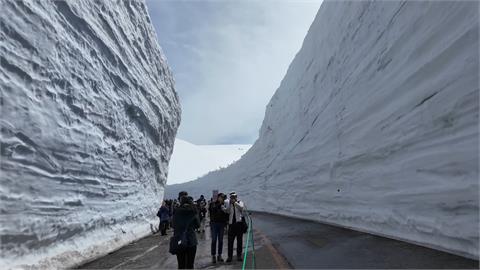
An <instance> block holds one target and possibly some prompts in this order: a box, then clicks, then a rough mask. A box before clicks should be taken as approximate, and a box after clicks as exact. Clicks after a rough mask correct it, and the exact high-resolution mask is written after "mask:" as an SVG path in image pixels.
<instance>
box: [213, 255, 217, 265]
mask: <svg viewBox="0 0 480 270" xmlns="http://www.w3.org/2000/svg"><path fill="white" fill-rule="evenodd" d="M212 263H217V259H216V258H215V255H213V256H212Z"/></svg>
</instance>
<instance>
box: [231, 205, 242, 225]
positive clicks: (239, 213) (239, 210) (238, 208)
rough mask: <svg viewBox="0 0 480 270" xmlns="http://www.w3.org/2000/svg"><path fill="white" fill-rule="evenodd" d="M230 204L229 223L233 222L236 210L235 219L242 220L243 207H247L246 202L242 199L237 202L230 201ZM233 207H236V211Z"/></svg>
mask: <svg viewBox="0 0 480 270" xmlns="http://www.w3.org/2000/svg"><path fill="white" fill-rule="evenodd" d="M228 205H229V206H228V213H229V214H230V215H229V218H228V224H232V222H233V213H234V212H235V220H236V221H237V222H240V221H242V216H243V209H245V204H244V203H243V202H242V201H236V202H235V203H230V202H229V204H228ZM233 207H235V211H233Z"/></svg>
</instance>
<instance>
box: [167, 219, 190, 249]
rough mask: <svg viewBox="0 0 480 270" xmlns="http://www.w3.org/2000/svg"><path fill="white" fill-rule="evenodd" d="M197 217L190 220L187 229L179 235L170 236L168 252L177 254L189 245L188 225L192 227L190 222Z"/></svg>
mask: <svg viewBox="0 0 480 270" xmlns="http://www.w3.org/2000/svg"><path fill="white" fill-rule="evenodd" d="M193 219H195V216H194V217H193V218H192V220H190V221H189V222H188V224H187V226H186V227H185V230H184V231H183V232H182V233H180V234H179V235H173V236H172V237H170V246H169V249H168V252H170V254H172V255H176V254H178V253H182V252H184V251H185V250H186V249H187V247H188V237H187V231H188V227H190V223H191V222H192V221H193Z"/></svg>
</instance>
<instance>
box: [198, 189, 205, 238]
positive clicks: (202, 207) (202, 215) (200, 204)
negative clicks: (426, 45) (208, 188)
mask: <svg viewBox="0 0 480 270" xmlns="http://www.w3.org/2000/svg"><path fill="white" fill-rule="evenodd" d="M197 208H198V214H199V217H200V228H198V232H202V233H204V232H205V217H206V215H207V201H206V200H205V197H204V196H203V195H200V198H199V199H198V200H197Z"/></svg>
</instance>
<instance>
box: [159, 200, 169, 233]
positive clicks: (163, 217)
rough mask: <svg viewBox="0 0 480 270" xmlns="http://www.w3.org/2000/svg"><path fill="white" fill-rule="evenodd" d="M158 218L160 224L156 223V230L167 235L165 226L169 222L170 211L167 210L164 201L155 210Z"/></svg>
mask: <svg viewBox="0 0 480 270" xmlns="http://www.w3.org/2000/svg"><path fill="white" fill-rule="evenodd" d="M157 216H158V218H160V224H159V225H158V230H159V231H160V232H161V234H162V235H167V227H168V223H169V222H170V211H168V207H167V206H166V204H165V201H163V202H162V206H161V207H160V209H159V210H158V212H157Z"/></svg>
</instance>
